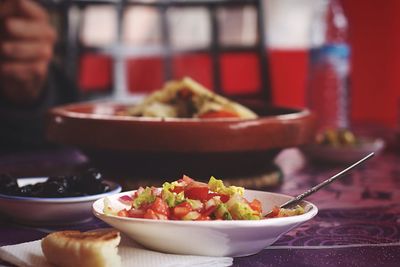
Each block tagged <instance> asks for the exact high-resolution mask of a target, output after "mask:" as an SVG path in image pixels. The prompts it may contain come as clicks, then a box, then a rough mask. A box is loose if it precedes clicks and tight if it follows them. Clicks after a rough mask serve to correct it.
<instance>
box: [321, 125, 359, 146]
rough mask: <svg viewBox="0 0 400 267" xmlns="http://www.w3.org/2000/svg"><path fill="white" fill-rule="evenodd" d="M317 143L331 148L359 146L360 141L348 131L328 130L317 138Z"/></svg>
mask: <svg viewBox="0 0 400 267" xmlns="http://www.w3.org/2000/svg"><path fill="white" fill-rule="evenodd" d="M316 143H317V144H319V145H329V146H334V147H338V146H357V145H359V144H360V140H359V139H358V138H357V137H356V135H355V134H354V133H353V132H352V131H350V130H348V129H327V130H325V131H323V132H321V133H319V134H317V137H316Z"/></svg>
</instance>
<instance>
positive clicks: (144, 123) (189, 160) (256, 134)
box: [47, 103, 314, 179]
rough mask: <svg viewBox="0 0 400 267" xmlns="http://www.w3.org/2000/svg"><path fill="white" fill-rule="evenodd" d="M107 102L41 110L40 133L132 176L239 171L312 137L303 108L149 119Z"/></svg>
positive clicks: (108, 168) (105, 167)
mask: <svg viewBox="0 0 400 267" xmlns="http://www.w3.org/2000/svg"><path fill="white" fill-rule="evenodd" d="M121 108H124V107H123V106H121V105H120V104H114V103H80V104H72V105H67V106H61V107H56V108H54V109H52V110H51V111H50V112H49V116H48V123H47V126H48V127H47V136H48V139H49V140H50V141H52V142H56V143H61V144H66V145H73V146H77V147H79V148H80V149H82V150H83V151H84V152H86V153H87V154H88V156H89V158H90V159H91V160H92V161H93V163H95V164H96V166H97V167H98V168H100V169H101V170H102V171H105V172H109V173H118V174H128V175H132V176H143V175H146V176H151V175H160V176H161V177H164V179H165V178H167V177H170V175H174V176H172V177H173V178H174V177H177V176H176V175H182V173H186V174H188V175H194V176H196V177H205V178H208V177H209V175H216V176H219V175H224V176H226V175H243V174H250V173H252V172H260V171H262V170H263V169H265V168H267V166H268V165H270V163H271V162H272V159H273V158H274V157H275V156H276V155H277V153H278V152H279V151H280V150H281V149H283V148H286V147H294V146H300V145H303V144H305V143H308V142H310V141H312V140H313V137H314V116H313V115H312V114H311V113H310V112H309V111H308V110H296V109H288V108H277V107H273V108H265V109H263V110H261V111H258V114H259V115H261V117H260V118H258V119H252V120H240V119H153V118H143V117H142V118H141V117H131V116H120V115H116V114H117V113H118V110H120V109H121Z"/></svg>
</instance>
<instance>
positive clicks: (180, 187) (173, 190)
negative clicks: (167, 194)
mask: <svg viewBox="0 0 400 267" xmlns="http://www.w3.org/2000/svg"><path fill="white" fill-rule="evenodd" d="M183 188H184V187H183V186H174V189H172V190H170V191H171V192H173V193H177V194H179V193H180V192H182V191H183Z"/></svg>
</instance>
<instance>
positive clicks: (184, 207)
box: [173, 202, 192, 219]
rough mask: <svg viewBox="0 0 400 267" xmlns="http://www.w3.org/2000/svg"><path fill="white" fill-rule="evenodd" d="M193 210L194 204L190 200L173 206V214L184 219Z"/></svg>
mask: <svg viewBox="0 0 400 267" xmlns="http://www.w3.org/2000/svg"><path fill="white" fill-rule="evenodd" d="M191 211H192V206H191V205H190V204H189V203H188V202H182V203H181V204H179V205H177V206H176V207H174V208H173V215H174V217H175V218H177V219H182V218H183V217H184V216H185V215H186V214H188V213H189V212H191Z"/></svg>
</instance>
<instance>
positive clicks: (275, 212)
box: [265, 206, 279, 218]
mask: <svg viewBox="0 0 400 267" xmlns="http://www.w3.org/2000/svg"><path fill="white" fill-rule="evenodd" d="M278 214H279V207H278V206H275V207H273V208H272V211H271V212H270V213H269V214H267V216H265V218H274V217H276V216H278Z"/></svg>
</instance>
